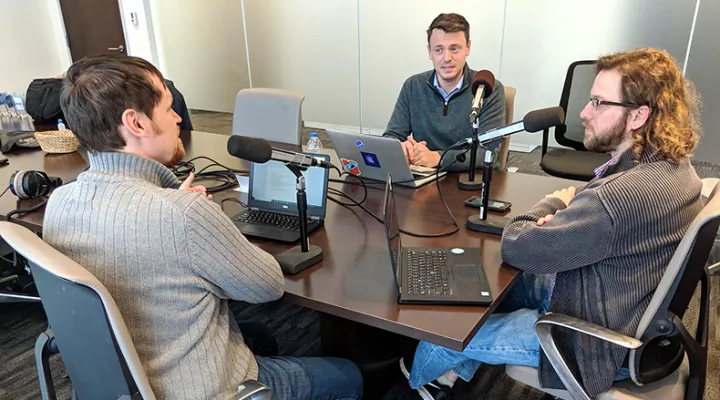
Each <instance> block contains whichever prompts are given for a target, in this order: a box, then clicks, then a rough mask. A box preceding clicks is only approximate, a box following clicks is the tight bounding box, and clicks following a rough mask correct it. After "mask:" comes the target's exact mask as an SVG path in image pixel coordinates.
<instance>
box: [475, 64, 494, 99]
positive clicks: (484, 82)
mask: <svg viewBox="0 0 720 400" xmlns="http://www.w3.org/2000/svg"><path fill="white" fill-rule="evenodd" d="M480 86H485V90H484V91H483V98H484V99H487V98H488V96H490V95H491V94H492V91H493V89H494V88H495V75H493V73H492V72H490V71H488V70H486V69H484V70H482V71H478V72H477V73H476V74H475V77H474V78H473V81H472V94H473V96H475V93H477V91H478V88H479V87H480Z"/></svg>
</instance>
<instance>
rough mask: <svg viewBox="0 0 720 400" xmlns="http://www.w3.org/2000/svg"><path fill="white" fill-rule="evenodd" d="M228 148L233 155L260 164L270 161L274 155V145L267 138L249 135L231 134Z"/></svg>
mask: <svg viewBox="0 0 720 400" xmlns="http://www.w3.org/2000/svg"><path fill="white" fill-rule="evenodd" d="M227 150H228V153H229V154H230V155H231V156H235V157H237V158H242V159H243V160H247V161H252V162H255V163H258V164H262V163H265V162H268V160H270V157H271V156H272V147H270V143H268V142H267V140H263V139H258V138H251V137H247V136H238V135H232V136H230V138H229V139H228V142H227Z"/></svg>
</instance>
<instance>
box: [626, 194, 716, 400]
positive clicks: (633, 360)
mask: <svg viewBox="0 0 720 400" xmlns="http://www.w3.org/2000/svg"><path fill="white" fill-rule="evenodd" d="M719 192H720V185H718V186H716V187H715V189H714V190H713V192H712V194H711V195H710V199H709V201H708V202H707V204H706V205H705V207H704V208H703V210H702V211H701V212H700V213H699V214H698V215H697V217H695V220H694V221H693V222H692V224H691V225H690V228H689V229H688V231H687V232H686V233H685V236H684V237H683V239H682V240H681V241H680V244H679V245H678V247H677V249H676V250H675V253H674V254H673V257H672V259H671V260H670V263H669V264H668V267H667V269H666V270H665V273H664V274H663V277H662V279H661V280H660V283H659V284H658V287H657V289H655V293H654V294H653V297H652V299H651V300H650V305H649V306H648V308H647V310H646V311H645V313H644V314H643V316H642V319H641V320H640V325H639V326H638V329H637V332H636V334H635V338H636V339H639V340H641V341H642V342H643V345H642V346H641V347H640V348H638V349H636V350H631V351H630V355H629V367H630V374H631V378H632V379H633V381H635V383H636V384H638V385H642V384H643V383H648V382H653V381H656V380H658V379H661V378H663V377H665V376H667V375H669V374H670V373H671V372H673V371H675V370H676V369H677V368H678V367H680V364H681V363H682V361H683V358H684V356H685V354H686V353H687V356H688V359H689V361H690V371H691V376H690V380H689V383H688V390H691V391H692V390H694V391H698V390H700V393H702V388H704V379H705V364H706V361H707V348H706V346H707V336H708V330H707V328H708V318H709V314H708V306H709V297H708V277H707V270H706V268H705V266H706V263H707V260H708V257H709V255H710V251H711V249H712V246H713V244H714V241H715V236H716V234H717V231H718V227H719V226H720V195H718V193H719ZM698 282H700V283H701V288H702V291H701V298H700V313H699V318H698V324H697V330H696V333H695V337H694V338H693V337H691V336H689V334H688V333H687V331H686V330H685V328H684V326H682V317H683V315H684V314H685V310H686V309H687V307H688V305H689V304H690V300H691V299H692V297H693V295H694V294H695V290H696V288H697V286H698ZM693 370H694V371H693ZM693 375H695V377H693ZM693 379H695V380H696V381H695V382H694V383H693ZM697 380H701V381H702V385H701V386H702V387H700V388H699V387H697V386H698V381H697ZM693 386H694V387H693ZM686 398H695V397H686Z"/></svg>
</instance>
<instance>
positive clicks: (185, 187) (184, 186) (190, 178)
mask: <svg viewBox="0 0 720 400" xmlns="http://www.w3.org/2000/svg"><path fill="white" fill-rule="evenodd" d="M194 180H195V174H194V173H193V172H191V173H190V175H188V177H187V179H185V182H183V183H182V185H180V187H179V188H178V189H180V190H185V191H187V192H195V193H202V194H204V195H205V196H206V197H207V198H208V200H212V197H213V196H212V195H211V194H208V192H207V188H205V186H202V185H198V186H190V185H192V183H193V181H194Z"/></svg>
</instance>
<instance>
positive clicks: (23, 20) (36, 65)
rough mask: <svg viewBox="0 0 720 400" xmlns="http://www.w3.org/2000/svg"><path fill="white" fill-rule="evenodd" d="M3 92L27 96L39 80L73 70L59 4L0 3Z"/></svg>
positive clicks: (42, 0)
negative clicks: (30, 87)
mask: <svg viewBox="0 0 720 400" xmlns="http://www.w3.org/2000/svg"><path fill="white" fill-rule="evenodd" d="M0 10H1V11H0V27H2V29H3V32H5V35H4V36H3V38H2V40H0V54H2V58H3V59H2V62H0V91H13V92H20V93H25V91H26V90H27V87H28V85H29V84H30V82H31V81H32V80H33V79H35V78H47V77H54V76H57V75H60V74H62V73H63V72H65V71H66V70H67V68H68V67H69V66H70V63H71V62H70V53H69V51H68V49H67V45H66V42H65V33H64V27H63V24H62V18H61V14H60V7H59V5H58V3H57V0H22V1H18V0H0Z"/></svg>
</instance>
